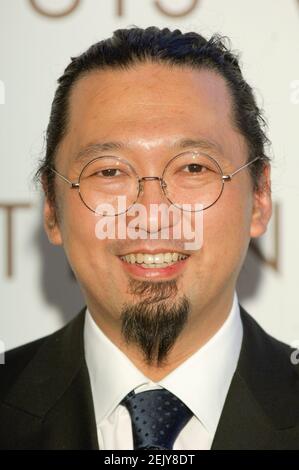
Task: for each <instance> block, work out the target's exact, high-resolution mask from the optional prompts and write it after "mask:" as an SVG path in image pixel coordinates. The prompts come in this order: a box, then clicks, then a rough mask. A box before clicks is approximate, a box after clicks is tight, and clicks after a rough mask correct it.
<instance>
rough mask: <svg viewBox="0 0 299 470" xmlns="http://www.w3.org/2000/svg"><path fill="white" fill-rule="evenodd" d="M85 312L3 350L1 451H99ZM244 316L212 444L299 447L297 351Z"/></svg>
mask: <svg viewBox="0 0 299 470" xmlns="http://www.w3.org/2000/svg"><path fill="white" fill-rule="evenodd" d="M84 316H85V309H83V310H82V311H81V312H80V313H79V315H78V316H77V317H76V318H75V319H74V320H72V321H71V322H70V323H69V324H68V325H66V326H65V327H64V328H62V329H61V330H59V331H57V332H56V333H54V334H52V335H50V336H47V337H46V338H43V339H39V340H37V341H34V342H32V343H29V344H27V345H25V346H21V347H19V348H17V349H14V350H12V351H10V352H8V353H7V354H6V364H5V365H1V366H0V449H52V450H54V449H98V442H97V432H96V424H95V415H94V407H93V400H92V394H91V387H90V381H89V375H88V370H87V366H86V363H85V358H84V347H83V325H84ZM241 318H242V322H243V326H244V337H243V343H242V349H241V354H240V358H239V362H238V366H237V370H236V372H235V374H234V377H233V380H232V383H231V386H230V388H229V392H228V395H227V398H226V401H225V404H224V408H223V411H222V415H221V418H220V422H219V425H218V428H217V431H216V434H215V438H214V441H213V445H212V449H299V374H298V372H299V367H297V366H294V365H292V363H291V359H290V356H291V352H292V350H291V349H290V348H289V347H288V346H287V345H285V344H283V343H281V342H279V341H277V340H275V339H273V338H272V337H271V336H269V335H267V334H266V333H265V332H264V331H263V330H262V329H261V328H260V326H258V324H257V323H256V322H255V321H254V320H253V319H252V318H251V317H250V316H249V315H248V314H247V313H246V312H245V311H244V309H243V308H242V307H241ZM103 360H105V358H103ZM111 373H112V374H113V373H114V371H111ZM194 373H196V371H194Z"/></svg>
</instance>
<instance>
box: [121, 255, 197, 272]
mask: <svg viewBox="0 0 299 470" xmlns="http://www.w3.org/2000/svg"><path fill="white" fill-rule="evenodd" d="M119 258H120V259H121V260H122V261H124V262H125V263H128V264H133V265H137V266H140V267H142V268H145V269H149V268H151V269H152V268H167V267H168V266H171V265H173V264H175V263H177V262H178V261H183V260H185V259H187V258H189V255H186V254H183V253H179V252H167V253H129V254H127V255H123V256H120V257H119Z"/></svg>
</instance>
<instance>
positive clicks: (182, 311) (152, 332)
mask: <svg viewBox="0 0 299 470" xmlns="http://www.w3.org/2000/svg"><path fill="white" fill-rule="evenodd" d="M129 291H130V293H131V294H132V295H133V296H135V297H138V299H139V301H138V302H137V303H130V304H124V305H123V307H122V311H121V324H122V335H123V337H124V339H125V341H126V343H127V344H128V345H129V344H132V345H135V346H137V348H138V349H139V350H140V351H141V352H142V354H143V357H144V360H145V362H146V364H147V365H148V366H162V365H164V364H165V363H166V359H167V357H168V353H169V351H170V350H171V348H172V347H173V345H174V343H175V342H176V340H177V338H178V336H179V334H180V333H181V331H182V329H183V327H184V326H185V325H186V323H187V320H188V314H189V311H190V302H189V300H188V299H187V297H186V296H185V295H182V296H180V297H179V298H177V299H175V297H176V295H177V292H178V288H177V282H176V280H171V281H165V282H152V281H136V280H132V279H130V282H129ZM140 299H141V300H140Z"/></svg>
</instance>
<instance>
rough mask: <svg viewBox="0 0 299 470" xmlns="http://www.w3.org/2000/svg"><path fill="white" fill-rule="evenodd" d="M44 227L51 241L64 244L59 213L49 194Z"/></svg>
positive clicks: (46, 199)
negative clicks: (58, 218) (58, 217)
mask: <svg viewBox="0 0 299 470" xmlns="http://www.w3.org/2000/svg"><path fill="white" fill-rule="evenodd" d="M43 212H44V229H45V231H46V234H47V236H48V239H49V242H50V243H53V245H62V236H61V231H60V228H59V224H58V220H57V215H56V210H55V207H54V206H53V202H50V201H49V199H48V198H47V196H46V197H45V202H44V211H43Z"/></svg>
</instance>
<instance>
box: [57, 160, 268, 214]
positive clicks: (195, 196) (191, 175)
mask: <svg viewBox="0 0 299 470" xmlns="http://www.w3.org/2000/svg"><path fill="white" fill-rule="evenodd" d="M259 159H261V157H256V158H255V159H253V160H251V161H249V162H248V163H246V164H245V165H243V166H241V167H240V168H238V169H236V170H235V171H234V172H233V173H230V174H223V171H222V169H221V167H220V165H219V163H218V162H217V161H216V160H215V159H214V158H213V157H211V156H210V155H207V154H205V153H203V152H198V151H186V152H182V153H180V154H179V155H176V156H175V157H173V158H172V159H171V160H170V161H169V162H168V163H167V164H166V166H165V168H164V171H163V173H162V176H161V177H159V176H143V177H142V178H141V177H139V175H138V174H137V172H136V170H135V169H134V168H133V166H132V165H131V164H130V163H129V162H128V161H127V160H124V159H122V158H121V157H115V156H112V155H111V156H110V155H105V156H101V157H97V158H94V159H93V160H91V161H90V162H88V163H87V164H86V165H85V166H84V167H83V169H82V171H81V173H80V175H79V178H78V181H76V182H72V181H70V180H69V179H68V178H66V177H65V176H63V175H62V174H61V173H59V172H58V171H57V170H56V169H55V168H54V167H50V169H51V170H52V171H53V172H54V173H55V174H56V175H57V176H59V177H60V178H62V179H63V180H64V181H65V182H67V183H68V184H69V185H70V188H71V189H78V192H79V196H80V198H81V200H82V202H83V204H84V205H85V206H86V207H87V208H88V209H90V210H91V211H93V212H95V213H97V214H101V209H99V208H101V207H107V204H108V205H110V207H112V213H113V215H120V214H122V213H125V212H127V211H128V210H129V209H130V208H131V207H132V206H133V205H134V204H135V203H136V202H137V200H138V197H139V196H140V194H142V192H143V189H144V183H145V181H154V180H157V181H159V182H160V186H161V189H162V191H163V193H164V195H165V197H166V199H167V200H168V201H169V202H170V204H172V205H174V206H176V207H178V208H179V209H181V210H186V211H188V212H197V211H199V210H205V209H208V208H209V207H211V206H212V205H213V204H215V203H216V202H217V201H218V199H219V198H220V196H221V194H222V192H223V189H224V184H225V182H227V181H230V180H231V179H232V177H233V176H234V175H236V174H237V173H239V171H241V170H243V169H244V168H246V167H248V166H249V165H251V164H252V163H254V162H256V161H257V160H259ZM120 197H123V198H124V199H123V200H124V201H125V208H124V209H122V211H121V212H119V205H118V204H119V198H120ZM198 205H200V209H194V207H199V206H198ZM122 207H124V206H122ZM102 215H107V211H106V210H103V212H102Z"/></svg>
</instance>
